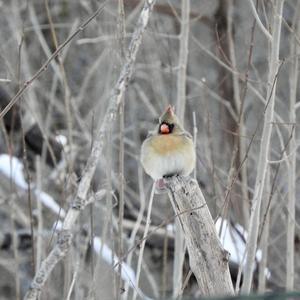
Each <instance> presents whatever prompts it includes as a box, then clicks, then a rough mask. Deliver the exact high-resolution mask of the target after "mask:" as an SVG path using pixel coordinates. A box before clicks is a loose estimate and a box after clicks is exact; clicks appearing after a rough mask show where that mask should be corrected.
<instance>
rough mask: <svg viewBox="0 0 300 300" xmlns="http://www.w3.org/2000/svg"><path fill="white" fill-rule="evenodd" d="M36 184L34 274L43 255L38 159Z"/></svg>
mask: <svg viewBox="0 0 300 300" xmlns="http://www.w3.org/2000/svg"><path fill="white" fill-rule="evenodd" d="M36 182H37V189H36V191H37V194H36V196H37V197H36V202H37V219H38V225H37V234H36V265H35V272H36V271H37V270H38V268H39V267H40V265H41V261H42V255H43V211H42V203H41V200H40V194H41V190H42V167H41V160H40V157H39V156H37V157H36Z"/></svg>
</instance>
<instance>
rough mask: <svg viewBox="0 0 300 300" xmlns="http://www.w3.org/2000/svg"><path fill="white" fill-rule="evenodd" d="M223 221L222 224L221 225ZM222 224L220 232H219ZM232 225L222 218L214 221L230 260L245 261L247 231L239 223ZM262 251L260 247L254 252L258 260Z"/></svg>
mask: <svg viewBox="0 0 300 300" xmlns="http://www.w3.org/2000/svg"><path fill="white" fill-rule="evenodd" d="M222 221H223V225H222ZM221 226H222V232H220V230H221ZM234 227H235V228H233V226H232V225H231V224H230V223H229V222H228V221H227V220H224V219H221V218H219V219H218V220H217V222H216V229H217V232H218V234H219V237H220V241H221V243H222V245H223V247H224V249H225V250H227V251H228V252H229V253H230V260H231V261H233V262H235V263H237V264H240V263H241V262H242V261H243V260H244V261H243V264H244V263H245V259H244V257H243V256H244V253H245V250H246V242H245V241H246V240H247V231H246V230H245V229H244V228H243V227H242V226H241V225H240V224H235V225H234ZM261 257H262V252H261V250H260V249H258V250H257V252H256V259H257V261H260V260H261Z"/></svg>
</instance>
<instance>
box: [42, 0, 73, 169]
mask: <svg viewBox="0 0 300 300" xmlns="http://www.w3.org/2000/svg"><path fill="white" fill-rule="evenodd" d="M45 7H46V12H47V18H48V21H49V24H50V30H51V36H52V39H53V43H54V46H55V50H57V49H58V47H59V44H58V40H57V36H56V32H55V28H54V25H53V20H52V16H51V12H50V9H49V3H48V0H45ZM57 60H58V63H59V69H60V72H61V75H62V80H63V89H64V104H65V112H66V123H67V124H66V125H67V129H68V141H69V145H70V152H71V153H72V149H73V135H72V130H73V125H72V114H71V104H70V101H71V92H70V89H69V85H68V80H67V75H66V72H65V67H64V64H63V61H62V59H61V56H60V53H59V54H58V56H57ZM70 157H72V155H70ZM69 162H70V165H69V170H70V172H69V173H72V171H73V159H70V160H69Z"/></svg>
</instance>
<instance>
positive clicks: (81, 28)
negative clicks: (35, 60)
mask: <svg viewBox="0 0 300 300" xmlns="http://www.w3.org/2000/svg"><path fill="white" fill-rule="evenodd" d="M107 2H108V0H106V1H105V2H104V3H103V4H102V5H101V6H99V8H98V9H97V10H96V11H95V13H94V14H92V15H91V16H90V17H89V18H88V19H87V20H86V21H84V22H83V23H82V24H81V25H80V26H79V27H78V28H77V29H76V31H75V32H74V33H72V34H71V35H70V36H69V37H68V38H67V39H66V40H65V41H64V42H63V43H62V44H60V45H59V46H58V48H57V49H56V50H55V51H54V52H53V54H52V55H51V56H50V57H49V58H48V59H47V60H46V62H45V63H44V64H43V65H42V66H41V67H40V69H39V70H38V71H37V72H36V73H35V74H34V75H33V76H32V77H31V78H30V79H28V80H26V81H25V82H24V83H23V86H22V87H21V88H20V89H19V90H18V92H17V93H16V95H15V96H14V97H13V98H12V99H11V100H10V102H9V103H8V104H7V105H6V106H5V107H4V109H3V110H2V111H1V112H0V119H2V118H3V117H4V116H5V115H6V114H7V112H8V111H9V110H10V109H11V108H12V107H13V106H14V105H15V104H16V103H17V101H18V100H19V99H20V97H21V96H22V95H23V93H24V92H25V91H26V90H27V88H28V87H29V86H30V85H32V83H33V82H34V81H35V80H36V79H37V78H39V77H40V76H41V74H42V73H43V72H45V71H46V70H47V68H48V66H49V64H50V63H51V62H52V61H53V60H54V59H55V58H56V57H57V56H58V54H59V53H60V52H61V51H62V50H63V49H64V48H65V47H66V46H67V45H68V44H69V43H70V42H71V41H72V40H73V39H74V38H75V37H76V36H77V35H78V34H79V33H80V32H82V31H83V30H84V29H85V27H86V26H87V25H88V24H89V23H90V22H91V21H92V20H94V19H95V18H96V17H97V16H98V15H99V14H100V13H101V12H102V11H103V9H104V7H105V5H106V3H107Z"/></svg>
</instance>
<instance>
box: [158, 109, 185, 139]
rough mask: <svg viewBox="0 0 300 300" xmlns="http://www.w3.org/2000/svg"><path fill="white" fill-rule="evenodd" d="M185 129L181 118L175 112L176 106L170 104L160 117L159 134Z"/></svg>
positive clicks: (178, 131) (179, 131)
mask: <svg viewBox="0 0 300 300" xmlns="http://www.w3.org/2000/svg"><path fill="white" fill-rule="evenodd" d="M182 131H183V128H182V125H181V124H180V121H179V119H178V118H177V116H176V115H175V113H174V108H173V107H172V106H171V105H169V106H168V107H167V109H166V110H165V112H164V113H163V114H162V115H161V116H160V118H159V127H158V133H159V134H174V133H181V132H182Z"/></svg>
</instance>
